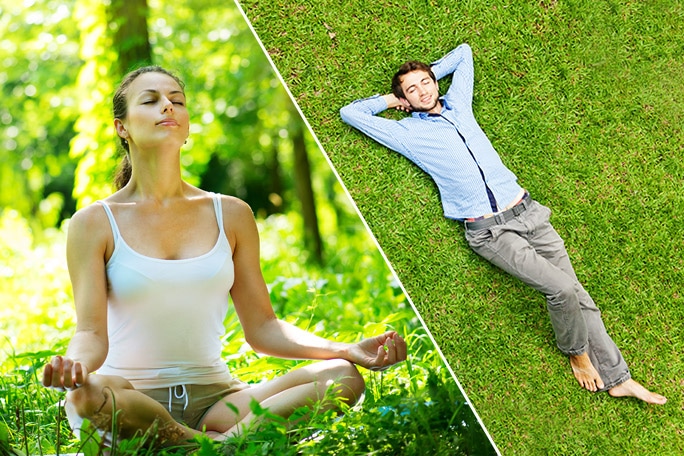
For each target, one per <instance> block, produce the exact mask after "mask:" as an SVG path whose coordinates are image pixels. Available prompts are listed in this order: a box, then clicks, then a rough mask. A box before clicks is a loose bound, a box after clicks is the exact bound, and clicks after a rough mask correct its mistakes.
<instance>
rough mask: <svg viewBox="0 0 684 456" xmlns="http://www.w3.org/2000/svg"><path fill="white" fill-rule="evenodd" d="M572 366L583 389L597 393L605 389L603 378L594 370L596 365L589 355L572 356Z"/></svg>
mask: <svg viewBox="0 0 684 456" xmlns="http://www.w3.org/2000/svg"><path fill="white" fill-rule="evenodd" d="M570 366H572V373H573V374H574V376H575V378H576V379H577V381H578V382H579V384H580V386H582V388H584V389H587V390H589V391H591V392H596V391H598V390H600V389H602V388H603V386H604V383H603V380H601V376H600V375H599V373H598V372H597V371H596V369H595V368H594V365H593V364H591V360H590V359H589V355H588V354H586V353H582V354H581V355H570Z"/></svg>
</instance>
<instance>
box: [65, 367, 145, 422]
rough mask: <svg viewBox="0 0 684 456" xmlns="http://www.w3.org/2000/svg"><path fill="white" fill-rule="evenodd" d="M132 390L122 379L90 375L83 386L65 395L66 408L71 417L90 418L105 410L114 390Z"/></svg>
mask: <svg viewBox="0 0 684 456" xmlns="http://www.w3.org/2000/svg"><path fill="white" fill-rule="evenodd" d="M121 389H133V386H132V385H131V384H130V383H129V382H128V381H127V380H125V379H124V378H121V377H113V376H104V375H90V376H89V377H88V381H87V382H86V384H85V385H83V386H81V387H80V388H77V389H75V390H73V391H69V393H67V395H66V407H67V409H68V410H69V411H70V413H71V414H72V415H74V414H75V415H78V416H80V417H81V418H91V417H93V416H95V415H97V414H98V413H100V412H102V411H103V409H105V408H106V405H107V403H108V401H111V400H112V399H111V397H112V395H113V394H114V391H115V390H121Z"/></svg>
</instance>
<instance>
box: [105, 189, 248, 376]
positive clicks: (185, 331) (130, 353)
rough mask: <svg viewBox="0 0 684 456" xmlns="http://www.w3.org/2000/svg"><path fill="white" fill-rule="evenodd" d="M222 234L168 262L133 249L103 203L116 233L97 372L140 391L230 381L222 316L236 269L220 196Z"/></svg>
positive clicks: (215, 198) (217, 200)
mask: <svg viewBox="0 0 684 456" xmlns="http://www.w3.org/2000/svg"><path fill="white" fill-rule="evenodd" d="M212 198H213V201H214V209H215V211H216V220H217V222H218V226H219V231H220V232H219V237H218V240H217V241H216V244H215V245H214V247H213V248H212V249H211V250H210V251H209V252H207V253H205V254H203V255H200V256H198V257H195V258H188V259H181V260H164V259H158V258H152V257H148V256H145V255H141V254H140V253H138V252H136V251H134V250H133V249H131V247H130V246H129V245H128V244H127V243H126V241H125V240H124V239H123V237H122V236H121V234H120V232H119V228H118V226H117V224H116V220H115V219H114V215H113V213H112V211H111V209H110V208H109V206H107V204H106V203H105V202H103V201H100V203H101V204H102V207H104V209H105V212H106V213H107V217H108V218H109V223H110V224H111V227H112V233H113V235H114V251H113V253H112V256H111V258H110V259H109V261H108V262H107V266H106V271H107V280H108V312H107V328H108V334H109V353H108V354H107V359H106V360H105V362H104V365H103V366H102V367H101V368H100V369H99V370H98V373H100V374H106V375H119V376H121V377H124V378H125V379H127V380H128V381H130V382H131V383H132V384H133V386H134V387H135V388H137V389H147V388H165V387H169V386H173V385H178V384H198V385H207V384H211V383H216V382H223V381H230V380H231V379H232V377H231V375H230V373H229V371H228V367H227V366H226V363H225V362H224V361H223V360H222V359H221V349H222V344H221V337H222V336H223V335H224V333H225V328H224V325H223V321H224V319H225V317H226V313H227V311H228V294H229V291H230V288H231V287H232V285H233V280H234V270H233V259H232V252H231V248H230V244H229V243H228V239H227V238H226V234H225V231H224V229H223V215H222V211H221V199H220V196H219V195H212Z"/></svg>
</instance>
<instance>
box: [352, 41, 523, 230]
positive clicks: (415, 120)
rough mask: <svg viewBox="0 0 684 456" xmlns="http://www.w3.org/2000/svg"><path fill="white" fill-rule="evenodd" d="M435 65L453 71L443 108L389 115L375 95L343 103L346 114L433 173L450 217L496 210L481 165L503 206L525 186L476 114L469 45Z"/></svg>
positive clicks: (438, 69) (363, 129)
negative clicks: (396, 116) (398, 117)
mask: <svg viewBox="0 0 684 456" xmlns="http://www.w3.org/2000/svg"><path fill="white" fill-rule="evenodd" d="M432 71H433V72H434V73H435V76H436V77H437V79H441V78H443V77H444V76H447V75H449V74H453V78H452V82H451V85H450V86H449V90H448V91H447V92H446V94H445V95H444V96H443V97H442V98H441V101H442V112H441V114H439V115H435V114H427V113H424V112H413V113H412V114H411V116H407V117H405V118H403V119H401V120H392V119H387V118H384V117H381V116H377V115H376V114H378V113H380V112H382V111H385V110H386V109H387V103H386V102H385V100H384V99H383V98H382V96H380V95H375V96H372V97H370V98H365V99H361V100H356V101H354V102H352V103H351V104H349V105H347V106H345V107H343V108H342V109H341V110H340V115H341V117H342V120H343V121H344V122H346V123H348V124H349V125H351V126H352V127H354V128H357V129H358V130H360V131H361V132H363V133H365V134H366V135H368V136H370V137H371V138H373V139H374V140H376V141H378V142H379V143H381V144H382V145H384V146H386V147H388V148H390V149H392V150H394V151H396V152H398V153H400V154H401V155H403V156H405V157H406V158H408V159H409V160H411V161H412V162H413V163H415V164H416V165H417V166H419V167H420V168H421V169H422V170H423V171H425V172H426V173H428V174H429V175H430V176H431V177H432V179H433V180H434V181H435V183H436V184H437V188H438V189H439V193H440V198H441V201H442V206H443V209H444V215H445V217H448V218H452V219H457V220H464V219H468V218H474V217H479V216H482V215H485V214H489V213H491V212H492V208H491V205H490V202H489V199H488V197H487V192H486V187H485V183H484V182H483V178H482V174H481V173H480V169H481V170H482V173H483V174H484V181H486V184H487V186H488V187H489V188H490V189H491V191H492V193H493V194H494V197H495V199H496V202H497V205H498V208H499V209H503V208H504V207H506V206H507V205H509V204H510V203H512V202H513V201H514V200H515V199H516V198H517V197H519V195H520V193H521V191H522V188H521V187H520V186H519V185H518V183H517V178H516V176H515V174H513V173H512V172H511V171H510V170H509V169H508V168H506V166H505V165H504V164H503V162H502V161H501V158H500V157H499V154H498V153H497V152H496V150H494V147H493V146H492V144H491V143H490V142H489V139H488V138H487V136H486V135H485V133H484V132H483V131H482V129H481V128H480V126H479V125H478V123H477V121H476V120H475V116H474V114H473V109H472V100H473V57H472V52H471V50H470V46H468V45H467V44H462V45H460V46H459V47H457V48H456V49H454V50H452V51H451V52H449V53H448V54H447V55H445V56H444V57H442V58H441V59H440V60H438V61H436V62H434V63H433V64H432ZM459 133H460V135H459ZM461 136H462V138H461ZM464 140H465V143H464ZM468 149H470V151H469V150H468ZM471 152H472V155H471ZM478 166H479V169H478Z"/></svg>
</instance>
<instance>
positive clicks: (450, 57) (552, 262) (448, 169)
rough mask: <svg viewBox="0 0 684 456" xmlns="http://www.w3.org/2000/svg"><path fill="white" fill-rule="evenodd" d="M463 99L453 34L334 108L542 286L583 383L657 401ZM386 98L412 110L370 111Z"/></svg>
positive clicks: (467, 60)
mask: <svg viewBox="0 0 684 456" xmlns="http://www.w3.org/2000/svg"><path fill="white" fill-rule="evenodd" d="M449 74H453V79H452V82H451V85H450V87H449V89H448V91H447V92H446V94H445V95H444V96H443V97H441V98H440V96H439V86H438V82H437V81H438V80H439V79H441V78H442V77H444V76H446V75H449ZM472 99H473V59H472V53H471V50H470V47H469V46H468V45H467V44H462V45H461V46H459V47H457V48H456V49H454V50H453V51H451V52H450V53H448V54H447V55H446V56H444V57H443V58H442V59H440V60H438V61H437V62H435V63H433V64H432V65H428V64H425V63H422V62H416V61H411V62H407V63H405V64H404V65H402V66H401V67H400V68H399V71H397V73H396V74H395V75H394V77H393V79H392V92H391V93H390V94H387V95H384V96H380V95H376V96H373V97H370V98H366V99H362V100H357V101H354V102H352V103H351V104H349V105H347V106H345V107H343V108H342V109H341V110H340V115H341V116H342V120H343V121H344V122H346V123H348V124H349V125H351V126H353V127H355V128H357V129H359V130H360V131H361V132H363V133H365V134H366V135H368V136H370V137H371V138H372V139H374V140H376V141H378V142H379V143H381V144H382V145H384V146H386V147H388V148H390V149H392V150H394V151H396V152H398V153H400V154H401V155H403V156H405V157H406V158H408V159H409V160H411V161H412V162H413V163H415V164H416V165H417V166H419V167H420V168H421V169H422V170H423V171H425V172H426V173H428V174H429V175H430V176H431V177H432V178H433V179H434V181H435V183H436V184H437V187H438V188H439V192H440V196H441V200H442V206H443V209H444V215H445V216H446V217H447V218H450V219H455V220H459V221H461V222H463V223H464V225H465V236H466V239H467V241H468V243H469V245H470V247H471V248H472V249H473V250H474V251H475V252H476V253H478V254H479V255H481V256H482V257H484V258H485V259H487V260H488V261H490V262H491V263H492V264H494V265H496V266H498V267H500V268H501V269H503V270H504V271H506V272H508V273H509V274H512V275H513V276H515V277H517V278H519V279H520V280H522V281H523V282H525V283H526V284H528V285H530V286H531V287H533V288H534V289H536V290H538V291H540V292H542V293H543V294H544V296H546V300H547V309H548V312H549V315H550V318H551V324H552V326H553V330H554V333H555V336H556V343H557V345H558V348H559V349H560V350H561V351H562V352H563V353H564V354H566V355H568V356H569V357H570V365H571V366H572V371H573V373H574V375H575V378H576V379H577V381H578V382H579V384H580V385H581V386H582V387H583V388H585V389H587V390H589V391H592V392H595V391H608V393H609V394H610V395H611V396H615V397H618V396H633V397H636V398H638V399H641V400H643V401H646V402H649V403H653V404H664V403H665V402H666V398H665V397H664V396H661V395H659V394H656V393H653V392H651V391H648V390H647V389H646V388H644V387H643V386H642V385H640V384H639V383H637V382H636V381H634V380H633V379H632V378H631V375H630V372H629V368H628V367H627V363H626V362H625V360H624V359H623V357H622V354H621V353H620V350H619V349H618V348H617V346H616V345H615V343H614V342H613V341H612V339H611V338H610V336H609V335H608V333H607V332H606V329H605V327H604V325H603V321H602V319H601V313H600V311H599V309H598V308H597V307H596V305H595V304H594V301H593V300H592V298H591V297H590V296H589V294H588V293H587V292H586V291H585V290H584V288H583V287H582V285H581V284H580V283H579V282H578V280H577V276H576V275H575V272H574V270H573V268H572V265H571V264H570V260H569V258H568V254H567V252H566V250H565V246H564V243H563V240H562V239H561V238H560V236H559V235H558V234H557V233H556V231H555V230H554V228H553V227H552V226H551V224H550V222H549V216H550V213H551V211H550V210H549V209H548V208H547V207H545V206H543V205H541V204H539V203H538V202H536V201H535V200H533V199H532V198H531V197H530V194H529V193H528V192H527V191H526V190H525V189H524V188H522V187H521V186H520V185H519V184H518V182H517V178H516V176H515V175H514V174H513V173H512V172H511V171H510V170H509V169H508V168H506V166H505V165H504V164H503V163H502V161H501V159H500V157H499V155H498V154H497V152H496V151H495V150H494V148H493V147H492V145H491V143H490V142H489V140H488V138H487V136H486V135H485V134H484V132H483V131H482V130H481V129H480V126H479V125H478V123H477V121H476V120H475V117H474V114H473V110H472ZM391 108H395V109H398V110H402V111H406V112H409V113H411V116H407V117H405V118H403V119H401V120H392V119H387V118H384V117H380V116H377V114H378V113H380V112H382V111H385V110H386V109H391Z"/></svg>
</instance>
